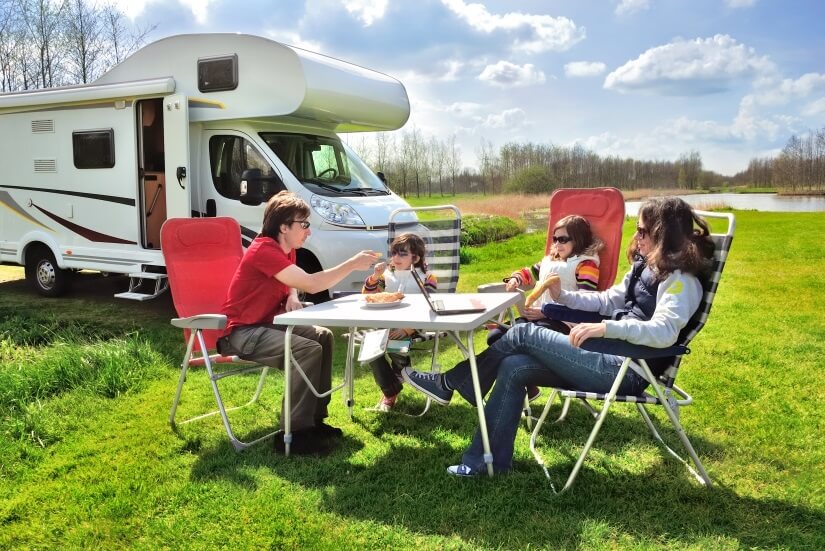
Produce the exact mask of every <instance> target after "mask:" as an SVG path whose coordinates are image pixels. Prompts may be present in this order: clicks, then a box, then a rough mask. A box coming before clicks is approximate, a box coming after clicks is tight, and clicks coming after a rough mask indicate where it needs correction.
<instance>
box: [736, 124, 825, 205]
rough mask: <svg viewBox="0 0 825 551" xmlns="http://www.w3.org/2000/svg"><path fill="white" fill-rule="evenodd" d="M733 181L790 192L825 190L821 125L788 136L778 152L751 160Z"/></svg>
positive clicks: (824, 134) (824, 135)
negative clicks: (802, 132)
mask: <svg viewBox="0 0 825 551" xmlns="http://www.w3.org/2000/svg"><path fill="white" fill-rule="evenodd" d="M733 181H734V182H735V183H737V184H742V185H750V186H755V187H776V188H780V189H783V190H785V191H790V192H792V193H793V192H803V193H804V192H811V191H816V192H823V191H825V126H823V127H822V128H821V129H819V130H816V131H809V132H807V133H806V134H803V135H802V136H797V135H795V134H793V135H791V137H790V138H788V141H787V143H786V144H785V147H783V148H782V151H781V152H780V153H779V155H777V156H776V157H762V158H755V159H751V161H750V162H749V163H748V168H747V169H745V170H743V171H742V172H740V173H738V174H736V176H734V177H733Z"/></svg>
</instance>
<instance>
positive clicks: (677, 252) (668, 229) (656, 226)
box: [627, 197, 714, 279]
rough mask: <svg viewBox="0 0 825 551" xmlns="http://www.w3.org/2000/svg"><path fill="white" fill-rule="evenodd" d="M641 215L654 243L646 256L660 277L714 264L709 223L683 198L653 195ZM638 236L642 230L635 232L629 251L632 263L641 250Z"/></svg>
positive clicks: (706, 267)
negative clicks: (712, 261)
mask: <svg viewBox="0 0 825 551" xmlns="http://www.w3.org/2000/svg"><path fill="white" fill-rule="evenodd" d="M639 219H640V220H643V221H644V225H645V229H646V230H647V232H648V234H649V235H650V240H651V243H652V244H653V246H652V247H651V249H650V251H649V252H648V254H647V257H646V258H645V260H646V263H647V265H648V266H650V267H651V268H653V269H654V271H655V272H656V274H657V277H658V278H659V279H664V278H665V277H667V275H668V274H670V273H672V272H675V271H676V270H681V271H683V272H687V273H691V274H694V275H699V274H702V273H703V272H705V271H706V270H707V269H709V268H710V259H711V258H713V250H714V245H713V240H712V239H711V238H710V229H709V228H708V224H707V222H705V220H704V219H702V218H700V217H699V216H697V215H696V213H695V212H693V208H692V207H691V206H690V205H688V204H687V203H686V202H684V201H683V200H682V199H679V198H678V197H663V198H662V197H660V198H655V199H650V200H648V201H646V202H645V203H644V204H643V205H642V206H641V207H640V208H639ZM638 239H639V236H638V234H636V235H634V236H633V240H632V241H631V242H630V247H629V248H628V251H627V253H628V260H630V261H631V263H632V262H633V259H634V258H635V257H636V255H637V254H638V249H639V243H638Z"/></svg>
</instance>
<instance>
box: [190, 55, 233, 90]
mask: <svg viewBox="0 0 825 551" xmlns="http://www.w3.org/2000/svg"><path fill="white" fill-rule="evenodd" d="M237 87H238V56H237V54H232V55H227V56H220V57H206V58H201V59H199V60H198V90H200V91H201V92H221V91H223V90H234V89H235V88H237Z"/></svg>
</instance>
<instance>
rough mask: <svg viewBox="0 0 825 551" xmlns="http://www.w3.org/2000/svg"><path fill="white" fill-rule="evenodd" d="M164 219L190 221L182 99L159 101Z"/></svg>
mask: <svg viewBox="0 0 825 551" xmlns="http://www.w3.org/2000/svg"><path fill="white" fill-rule="evenodd" d="M163 141H164V147H165V150H166V151H165V157H166V159H165V165H166V166H165V171H164V173H165V180H166V216H167V218H191V217H192V207H191V202H190V201H191V199H190V198H191V194H190V189H189V188H190V166H189V105H188V102H187V98H186V96H183V95H179V94H175V95H172V96H167V97H165V98H163Z"/></svg>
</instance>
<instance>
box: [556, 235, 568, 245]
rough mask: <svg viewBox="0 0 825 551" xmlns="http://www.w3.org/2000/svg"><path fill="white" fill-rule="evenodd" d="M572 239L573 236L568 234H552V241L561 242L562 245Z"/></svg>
mask: <svg viewBox="0 0 825 551" xmlns="http://www.w3.org/2000/svg"><path fill="white" fill-rule="evenodd" d="M571 241H573V238H572V237H570V236H569V235H554V236H553V243H561V244H562V245H567V244H568V243H570V242H571Z"/></svg>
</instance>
